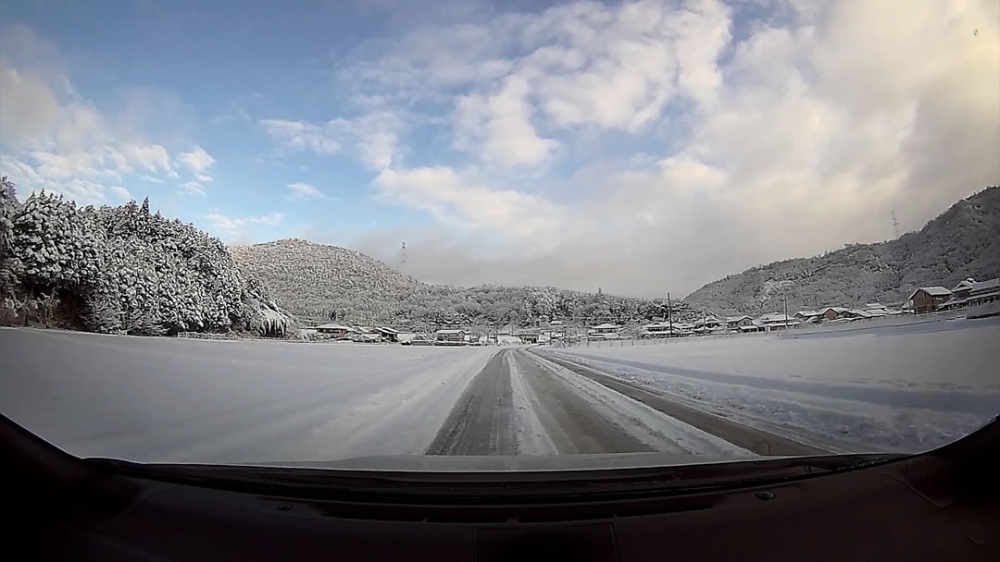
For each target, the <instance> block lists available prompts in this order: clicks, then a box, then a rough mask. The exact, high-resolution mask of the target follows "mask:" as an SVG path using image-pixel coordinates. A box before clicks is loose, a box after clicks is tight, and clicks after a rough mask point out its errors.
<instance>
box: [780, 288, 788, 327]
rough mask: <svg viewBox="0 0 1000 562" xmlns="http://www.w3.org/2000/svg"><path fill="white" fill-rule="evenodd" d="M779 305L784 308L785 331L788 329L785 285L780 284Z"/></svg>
mask: <svg viewBox="0 0 1000 562" xmlns="http://www.w3.org/2000/svg"><path fill="white" fill-rule="evenodd" d="M781 304H782V306H784V308H785V329H786V330H787V329H788V299H787V298H786V297H785V284H784V283H782V284H781Z"/></svg>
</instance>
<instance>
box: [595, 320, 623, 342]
mask: <svg viewBox="0 0 1000 562" xmlns="http://www.w3.org/2000/svg"><path fill="white" fill-rule="evenodd" d="M621 329H622V328H621V326H619V325H618V324H608V323H605V324H600V325H597V326H594V327H593V328H591V329H589V330H587V337H588V338H589V339H592V340H616V339H618V338H619V337H621Z"/></svg>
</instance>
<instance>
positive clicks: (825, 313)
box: [819, 306, 852, 321]
mask: <svg viewBox="0 0 1000 562" xmlns="http://www.w3.org/2000/svg"><path fill="white" fill-rule="evenodd" d="M819 315H820V318H821V319H822V320H827V321H829V320H842V319H845V318H851V317H852V314H851V311H850V310H848V309H846V308H844V307H842V306H827V307H825V308H821V309H819Z"/></svg>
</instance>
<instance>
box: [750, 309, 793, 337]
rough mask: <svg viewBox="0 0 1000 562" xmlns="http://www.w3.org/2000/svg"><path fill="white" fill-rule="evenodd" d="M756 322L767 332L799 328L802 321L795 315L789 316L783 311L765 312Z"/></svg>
mask: <svg viewBox="0 0 1000 562" xmlns="http://www.w3.org/2000/svg"><path fill="white" fill-rule="evenodd" d="M756 324H757V325H758V326H760V328H761V329H762V330H763V331H765V332H777V331H779V330H784V329H785V328H798V327H799V325H801V322H799V321H798V320H796V319H795V317H794V316H788V315H785V314H784V313H781V312H772V313H770V314H765V315H763V316H761V317H760V318H758V319H757V321H756Z"/></svg>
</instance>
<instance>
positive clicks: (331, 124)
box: [260, 111, 402, 170]
mask: <svg viewBox="0 0 1000 562" xmlns="http://www.w3.org/2000/svg"><path fill="white" fill-rule="evenodd" d="M260 124H261V125H262V126H263V127H264V130H265V131H266V132H267V134H268V135H269V136H270V137H271V139H272V140H273V141H275V142H277V143H279V144H281V145H283V146H286V147H288V148H292V149H295V150H301V151H309V152H313V153H315V154H319V155H321V156H322V155H331V154H337V153H340V152H345V151H349V152H351V153H353V154H354V155H355V156H357V157H358V158H359V159H360V160H361V161H362V162H364V164H365V165H366V166H368V167H369V168H371V169H373V170H381V169H384V168H388V167H389V166H390V165H392V164H393V162H394V159H396V158H397V156H398V144H399V137H398V134H399V130H400V128H401V127H402V122H401V120H400V119H399V117H398V116H397V115H396V114H395V113H393V112H389V111H374V112H371V113H369V114H366V115H363V116H360V117H355V118H351V119H345V118H335V119H331V120H330V121H328V122H326V123H325V124H323V125H322V126H319V125H315V124H313V123H308V122H304V121H286V120H282V119H263V120H261V121H260Z"/></svg>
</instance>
